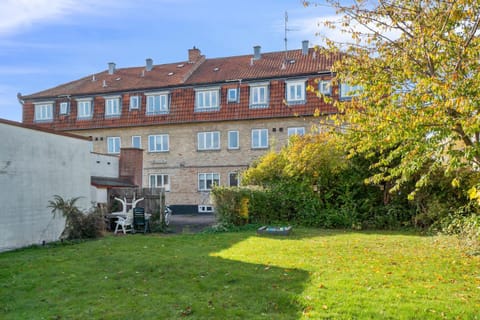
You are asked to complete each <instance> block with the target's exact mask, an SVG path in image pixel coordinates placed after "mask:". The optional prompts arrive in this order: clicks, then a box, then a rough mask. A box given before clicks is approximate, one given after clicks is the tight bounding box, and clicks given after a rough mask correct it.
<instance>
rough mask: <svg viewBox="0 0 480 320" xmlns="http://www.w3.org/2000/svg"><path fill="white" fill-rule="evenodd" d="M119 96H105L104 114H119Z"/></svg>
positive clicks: (111, 115) (110, 115) (112, 115)
mask: <svg viewBox="0 0 480 320" xmlns="http://www.w3.org/2000/svg"><path fill="white" fill-rule="evenodd" d="M120 111H121V110H120V97H108V98H105V116H106V117H115V116H119V115H120Z"/></svg>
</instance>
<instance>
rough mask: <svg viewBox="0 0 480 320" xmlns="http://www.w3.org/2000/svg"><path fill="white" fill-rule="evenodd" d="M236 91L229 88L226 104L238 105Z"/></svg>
mask: <svg viewBox="0 0 480 320" xmlns="http://www.w3.org/2000/svg"><path fill="white" fill-rule="evenodd" d="M238 91H239V89H237V88H229V89H228V90H227V102H228V103H238Z"/></svg>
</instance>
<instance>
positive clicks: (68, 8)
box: [0, 0, 133, 35]
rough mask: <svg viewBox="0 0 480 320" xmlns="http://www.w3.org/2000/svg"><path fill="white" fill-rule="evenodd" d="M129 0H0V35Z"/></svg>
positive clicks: (96, 10) (98, 10)
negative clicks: (0, 0)
mask: <svg viewBox="0 0 480 320" xmlns="http://www.w3.org/2000/svg"><path fill="white" fill-rule="evenodd" d="M132 3H133V1H131V0H128V1H115V0H102V1H99V0H2V2H0V35H10V34H15V33H19V32H21V31H22V30H24V29H28V28H31V27H34V26H35V25H37V24H38V23H57V22H61V21H64V22H66V21H68V19H67V18H68V17H69V16H71V15H73V14H77V13H90V14H96V13H98V12H105V9H106V8H109V7H110V8H125V7H128V6H129V5H130V4H132Z"/></svg>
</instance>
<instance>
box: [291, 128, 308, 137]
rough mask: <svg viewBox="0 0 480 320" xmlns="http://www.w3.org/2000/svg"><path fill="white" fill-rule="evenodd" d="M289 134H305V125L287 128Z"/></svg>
mask: <svg viewBox="0 0 480 320" xmlns="http://www.w3.org/2000/svg"><path fill="white" fill-rule="evenodd" d="M287 134H288V137H289V138H290V137H291V136H294V135H298V136H303V135H305V127H290V128H288V129H287Z"/></svg>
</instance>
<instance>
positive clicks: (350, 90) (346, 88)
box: [340, 83, 362, 100]
mask: <svg viewBox="0 0 480 320" xmlns="http://www.w3.org/2000/svg"><path fill="white" fill-rule="evenodd" d="M360 91H362V86H360V85H355V86H352V85H349V84H347V83H341V84H340V99H344V100H346V99H351V98H352V97H354V96H358V95H359V94H360Z"/></svg>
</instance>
